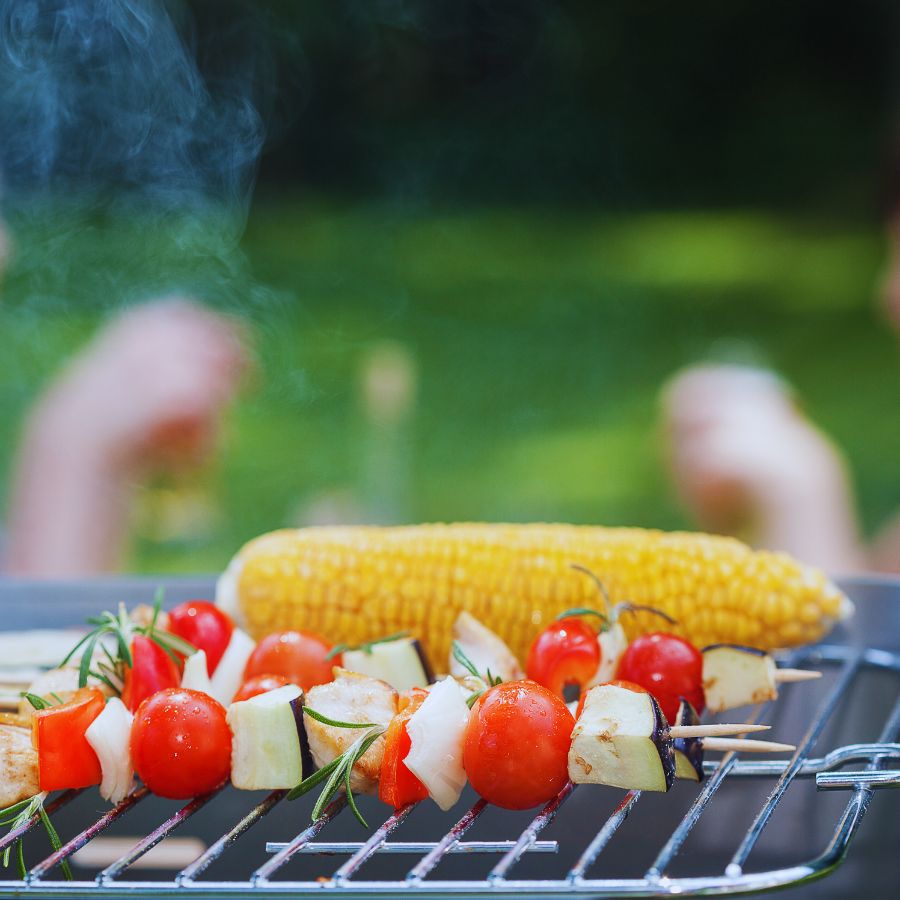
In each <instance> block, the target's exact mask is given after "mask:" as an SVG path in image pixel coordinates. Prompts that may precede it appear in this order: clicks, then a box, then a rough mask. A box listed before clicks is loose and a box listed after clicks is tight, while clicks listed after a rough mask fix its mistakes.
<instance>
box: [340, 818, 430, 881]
mask: <svg viewBox="0 0 900 900" xmlns="http://www.w3.org/2000/svg"><path fill="white" fill-rule="evenodd" d="M417 805H418V803H408V804H407V805H406V806H404V807H402V808H401V809H398V810H397V811H396V812H395V813H394V814H393V815H392V816H389V817H388V818H387V819H386V820H385V821H384V823H383V824H382V825H381V826H379V827H378V828H377V829H376V830H375V833H374V834H373V835H372V837H370V838H369V839H368V840H367V841H366V842H365V843H364V844H363V845H362V847H360V848H359V850H357V851H356V853H354V854H353V856H351V857H350V859H348V860H347V862H345V863H344V864H343V865H342V866H341V867H340V868H339V869H338V870H337V872H335V873H334V882H335V884H341V883H342V882H344V881H347V880H348V879H350V878H352V877H353V876H354V874H356V872H358V871H359V868H360V866H362V865H363V863H364V862H365V861H366V860H367V859H369V857H371V856H372V854H373V853H376V852H377V851H378V850H379V849H381V847H383V846H384V842H385V841H386V840H387V839H388V837H389V836H390V835H391V834H392V833H393V832H394V831H396V830H397V828H399V827H400V825H402V824H403V821H404V819H406V817H407V816H408V815H409V814H410V813H411V812H412V811H413V810H414V809H415V808H416V806H417Z"/></svg>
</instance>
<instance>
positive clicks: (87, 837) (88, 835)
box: [25, 787, 150, 883]
mask: <svg viewBox="0 0 900 900" xmlns="http://www.w3.org/2000/svg"><path fill="white" fill-rule="evenodd" d="M149 793H150V791H148V790H147V788H145V787H139V788H138V789H137V790H135V791H132V792H131V793H130V794H129V795H128V796H127V797H126V798H125V799H124V800H123V801H122V802H121V803H119V804H117V805H116V806H114V807H113V808H112V809H111V810H109V812H106V813H104V814H103V815H102V816H100V818H99V819H97V821H96V822H94V823H93V824H92V825H89V826H88V827H87V828H85V829H84V831H81V832H79V833H78V834H76V835H75V837H73V838H72V839H71V840H70V841H68V842H66V843H65V844H63V845H62V847H60V848H59V850H57V851H56V852H55V853H51V854H50V856H48V857H47V858H46V859H45V860H43V861H42V862H39V863H38V864H37V865H36V866H34V867H33V868H32V869H31V871H30V872H29V873H28V875H27V877H26V879H25V880H26V881H28V882H29V883H34V882H36V881H38V880H39V879H41V878H43V877H44V875H46V874H47V872H49V871H50V870H51V869H53V868H54V867H55V866H58V865H59V864H60V863H61V862H63V860H66V859H68V858H69V857H70V856H71V855H72V854H73V853H75V852H76V851H78V850H80V849H81V848H82V847H84V845H85V844H87V843H88V841H91V840H93V839H94V838H95V837H96V836H97V835H98V834H100V832H101V831H105V830H106V829H107V828H109V826H110V825H112V823H113V822H115V821H116V820H117V819H120V818H121V817H122V816H124V815H125V813H127V812H128V811H129V810H130V809H133V808H134V807H135V806H137V804H138V803H140V802H141V800H143V799H144V797H146V796H147V795H148V794H149Z"/></svg>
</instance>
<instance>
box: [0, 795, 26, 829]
mask: <svg viewBox="0 0 900 900" xmlns="http://www.w3.org/2000/svg"><path fill="white" fill-rule="evenodd" d="M32 799H33V798H32V797H27V798H26V799H25V800H20V801H19V802H18V803H13V804H12V806H7V807H6V809H0V819H3V820H4V824H5V820H6V819H8V818H9V817H15V816H17V815H18V814H19V813H20V812H21V811H22V810H23V809H25V807H26V806H28V804H29V803H31V801H32Z"/></svg>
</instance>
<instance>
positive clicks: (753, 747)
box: [703, 738, 797, 753]
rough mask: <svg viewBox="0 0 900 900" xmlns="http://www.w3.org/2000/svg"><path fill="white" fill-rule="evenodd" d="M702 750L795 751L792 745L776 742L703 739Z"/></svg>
mask: <svg viewBox="0 0 900 900" xmlns="http://www.w3.org/2000/svg"><path fill="white" fill-rule="evenodd" d="M703 749H704V750H712V751H714V752H721V753H729V752H731V751H732V750H739V751H743V752H744V753H790V752H793V751H794V750H796V749H797V747H796V746H795V745H794V744H779V743H778V742H777V741H746V740H741V739H740V738H704V739H703Z"/></svg>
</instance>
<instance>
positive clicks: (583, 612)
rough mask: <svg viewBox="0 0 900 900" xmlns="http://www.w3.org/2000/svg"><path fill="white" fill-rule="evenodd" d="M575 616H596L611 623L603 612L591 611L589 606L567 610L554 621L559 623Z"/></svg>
mask: <svg viewBox="0 0 900 900" xmlns="http://www.w3.org/2000/svg"><path fill="white" fill-rule="evenodd" d="M574 616H596V617H597V618H598V619H600V620H601V621H603V622H608V621H609V619H608V618H607V617H606V616H605V615H603V613H602V612H598V611H597V610H596V609H591V608H590V607H589V606H573V607H572V608H571V609H565V610H563V611H562V612H561V613H560V614H559V615H558V616H557V617H556V618H555V619H554V620H553V621H554V622H559V621H560V620H561V619H571V618H572V617H574Z"/></svg>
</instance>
